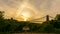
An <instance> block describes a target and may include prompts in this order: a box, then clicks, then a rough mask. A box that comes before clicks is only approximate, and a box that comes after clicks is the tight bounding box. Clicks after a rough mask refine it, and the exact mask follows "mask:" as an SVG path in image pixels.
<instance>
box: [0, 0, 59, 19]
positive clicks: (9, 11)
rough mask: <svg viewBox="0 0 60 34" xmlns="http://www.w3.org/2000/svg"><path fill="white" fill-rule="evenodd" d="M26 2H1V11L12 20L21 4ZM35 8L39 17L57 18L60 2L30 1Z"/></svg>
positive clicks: (56, 0)
mask: <svg viewBox="0 0 60 34" xmlns="http://www.w3.org/2000/svg"><path fill="white" fill-rule="evenodd" d="M23 1H25V0H0V11H5V15H4V16H5V17H6V18H7V17H8V18H10V17H14V16H16V15H15V14H16V12H18V11H17V10H18V8H19V6H20V4H21V3H22V2H23ZM28 2H29V3H30V4H31V5H32V6H34V8H36V10H37V11H35V12H37V13H38V14H37V15H39V17H41V16H40V15H42V16H43V15H47V14H49V15H51V16H55V15H56V14H58V13H60V0H29V1H28Z"/></svg>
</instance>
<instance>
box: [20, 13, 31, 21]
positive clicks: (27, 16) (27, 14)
mask: <svg viewBox="0 0 60 34" xmlns="http://www.w3.org/2000/svg"><path fill="white" fill-rule="evenodd" d="M21 16H22V18H24V21H27V19H28V18H29V16H30V14H29V13H28V12H21Z"/></svg>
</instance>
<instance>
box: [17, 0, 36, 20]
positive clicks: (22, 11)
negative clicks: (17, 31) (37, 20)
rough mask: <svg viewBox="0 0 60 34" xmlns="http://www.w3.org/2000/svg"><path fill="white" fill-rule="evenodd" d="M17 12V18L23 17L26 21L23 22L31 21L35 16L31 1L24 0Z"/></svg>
mask: <svg viewBox="0 0 60 34" xmlns="http://www.w3.org/2000/svg"><path fill="white" fill-rule="evenodd" d="M17 11H18V12H16V17H19V16H20V17H21V16H22V18H23V19H24V20H23V21H27V20H29V19H31V18H32V17H33V16H35V14H36V13H37V12H36V13H35V11H36V10H35V8H34V7H33V6H32V5H31V4H30V3H29V0H24V1H23V2H22V3H21V4H20V7H19V8H18V10H17Z"/></svg>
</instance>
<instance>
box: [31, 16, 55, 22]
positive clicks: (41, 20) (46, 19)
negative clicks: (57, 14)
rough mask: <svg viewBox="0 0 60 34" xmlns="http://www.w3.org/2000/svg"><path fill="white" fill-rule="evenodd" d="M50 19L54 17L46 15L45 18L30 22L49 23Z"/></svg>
mask: <svg viewBox="0 0 60 34" xmlns="http://www.w3.org/2000/svg"><path fill="white" fill-rule="evenodd" d="M52 19H54V17H52V16H50V15H46V16H43V17H41V18H37V19H33V20H31V22H44V21H49V20H52Z"/></svg>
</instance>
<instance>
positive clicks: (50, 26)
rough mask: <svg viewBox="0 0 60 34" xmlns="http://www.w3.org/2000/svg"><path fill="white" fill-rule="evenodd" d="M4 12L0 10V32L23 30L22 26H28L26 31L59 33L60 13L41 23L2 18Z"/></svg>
mask: <svg viewBox="0 0 60 34" xmlns="http://www.w3.org/2000/svg"><path fill="white" fill-rule="evenodd" d="M3 15H4V13H3V12H1V11H0V32H25V31H24V30H23V27H28V28H29V30H27V31H26V32H47V33H60V14H57V15H56V17H55V19H53V20H50V21H45V22H43V23H42V24H38V23H31V22H29V21H26V22H24V21H17V20H15V19H13V18H11V19H4V16H3Z"/></svg>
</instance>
